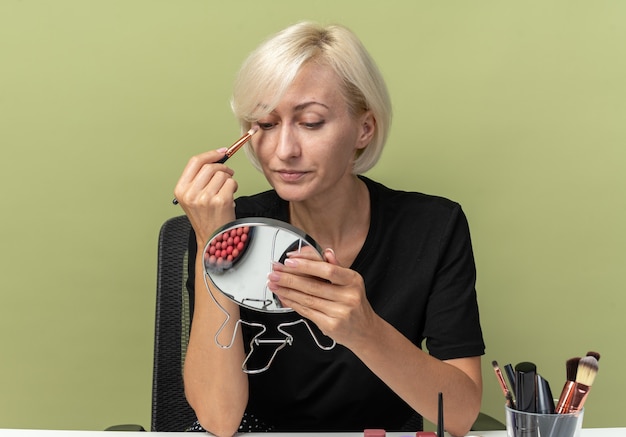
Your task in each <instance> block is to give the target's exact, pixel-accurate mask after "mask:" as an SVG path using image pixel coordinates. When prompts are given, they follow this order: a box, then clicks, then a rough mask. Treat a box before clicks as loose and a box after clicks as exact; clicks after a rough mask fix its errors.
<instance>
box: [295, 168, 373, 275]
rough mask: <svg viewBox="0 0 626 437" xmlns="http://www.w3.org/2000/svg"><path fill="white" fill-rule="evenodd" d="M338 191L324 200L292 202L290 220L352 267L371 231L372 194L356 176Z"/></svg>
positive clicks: (343, 262)
mask: <svg viewBox="0 0 626 437" xmlns="http://www.w3.org/2000/svg"><path fill="white" fill-rule="evenodd" d="M335 191H336V192H333V193H331V194H330V195H329V196H325V198H324V199H314V200H307V201H304V202H290V204H289V213H290V221H291V223H292V224H293V225H294V226H296V227H298V228H300V229H302V230H303V231H305V232H306V233H307V234H309V235H310V236H311V237H313V239H314V240H315V241H317V243H318V244H319V245H320V246H321V247H322V248H323V249H325V248H332V249H333V250H334V251H335V253H336V254H337V258H338V259H339V260H340V262H341V263H342V264H344V265H350V264H351V263H352V261H353V260H354V258H355V257H356V255H357V254H358V252H359V250H360V249H361V247H362V245H363V242H364V241H365V237H366V236H367V232H368V231H369V224H370V199H369V191H368V189H367V186H366V185H365V183H364V182H363V181H361V180H360V179H358V178H357V177H356V176H353V177H352V179H351V181H350V183H349V184H346V185H344V186H342V187H341V189H340V190H335Z"/></svg>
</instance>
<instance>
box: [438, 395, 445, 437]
mask: <svg viewBox="0 0 626 437" xmlns="http://www.w3.org/2000/svg"><path fill="white" fill-rule="evenodd" d="M443 434H444V425H443V393H441V392H439V395H438V397H437V437H444V435H443Z"/></svg>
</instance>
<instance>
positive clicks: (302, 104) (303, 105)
mask: <svg viewBox="0 0 626 437" xmlns="http://www.w3.org/2000/svg"><path fill="white" fill-rule="evenodd" d="M311 105H320V106H323V107H324V108H326V109H330V108H329V107H328V106H327V105H325V104H323V103H320V102H317V101H315V100H312V101H310V102H304V103H300V104H299V105H296V106H295V107H294V108H293V109H294V110H296V111H302V110H304V109H306V108H308V107H309V106H311Z"/></svg>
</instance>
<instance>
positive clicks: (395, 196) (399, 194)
mask: <svg viewBox="0 0 626 437" xmlns="http://www.w3.org/2000/svg"><path fill="white" fill-rule="evenodd" d="M361 179H362V180H363V181H364V182H365V184H366V185H367V187H368V189H369V192H370V196H371V203H372V207H373V208H375V209H377V210H379V211H381V212H382V213H383V214H384V215H392V214H393V215H398V214H400V215H407V214H408V217H407V218H413V219H416V218H418V217H421V218H425V219H427V218H432V219H434V218H438V219H442V218H444V217H450V216H451V215H457V214H463V213H462V210H461V205H460V204H459V203H457V202H455V201H453V200H450V199H448V198H445V197H441V196H436V195H432V194H425V193H421V192H418V191H404V190H397V189H393V188H389V187H387V186H385V185H383V184H381V183H380V182H377V181H374V180H372V179H369V178H366V177H363V176H361Z"/></svg>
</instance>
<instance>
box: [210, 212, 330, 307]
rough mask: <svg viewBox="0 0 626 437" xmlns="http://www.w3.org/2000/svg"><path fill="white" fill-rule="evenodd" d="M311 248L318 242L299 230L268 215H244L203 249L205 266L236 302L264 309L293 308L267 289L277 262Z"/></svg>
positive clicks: (316, 251) (318, 251) (317, 253)
mask: <svg viewBox="0 0 626 437" xmlns="http://www.w3.org/2000/svg"><path fill="white" fill-rule="evenodd" d="M301 251H311V252H313V253H314V254H315V256H317V257H319V258H320V259H322V255H321V250H320V248H319V246H318V245H317V243H315V241H314V240H313V239H312V238H311V237H309V236H308V235H306V234H305V233H304V232H303V231H301V230H300V229H297V228H295V227H293V226H291V225H290V224H288V223H284V222H281V221H278V220H273V219H268V218H245V219H238V220H235V221H234V222H231V223H229V224H227V225H225V226H224V227H222V228H220V229H219V230H218V231H216V232H215V233H214V234H213V236H212V237H211V238H210V239H209V241H208V243H207V244H206V246H205V248H204V269H205V273H206V275H207V276H208V277H209V279H210V280H211V282H212V283H213V285H214V286H215V287H216V288H217V289H218V290H219V292H221V293H222V294H223V295H225V296H226V297H228V298H229V299H230V300H232V301H233V302H235V303H237V304H238V305H240V306H242V307H246V308H250V309H253V310H257V311H262V312H273V313H284V312H290V311H293V310H292V309H291V308H288V307H284V306H283V305H282V304H281V302H280V300H279V299H278V298H277V296H276V295H275V294H274V293H272V291H271V290H269V289H268V288H267V275H268V274H269V273H270V272H271V271H272V265H273V263H274V262H280V263H282V262H284V260H285V258H286V257H287V253H289V252H301Z"/></svg>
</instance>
